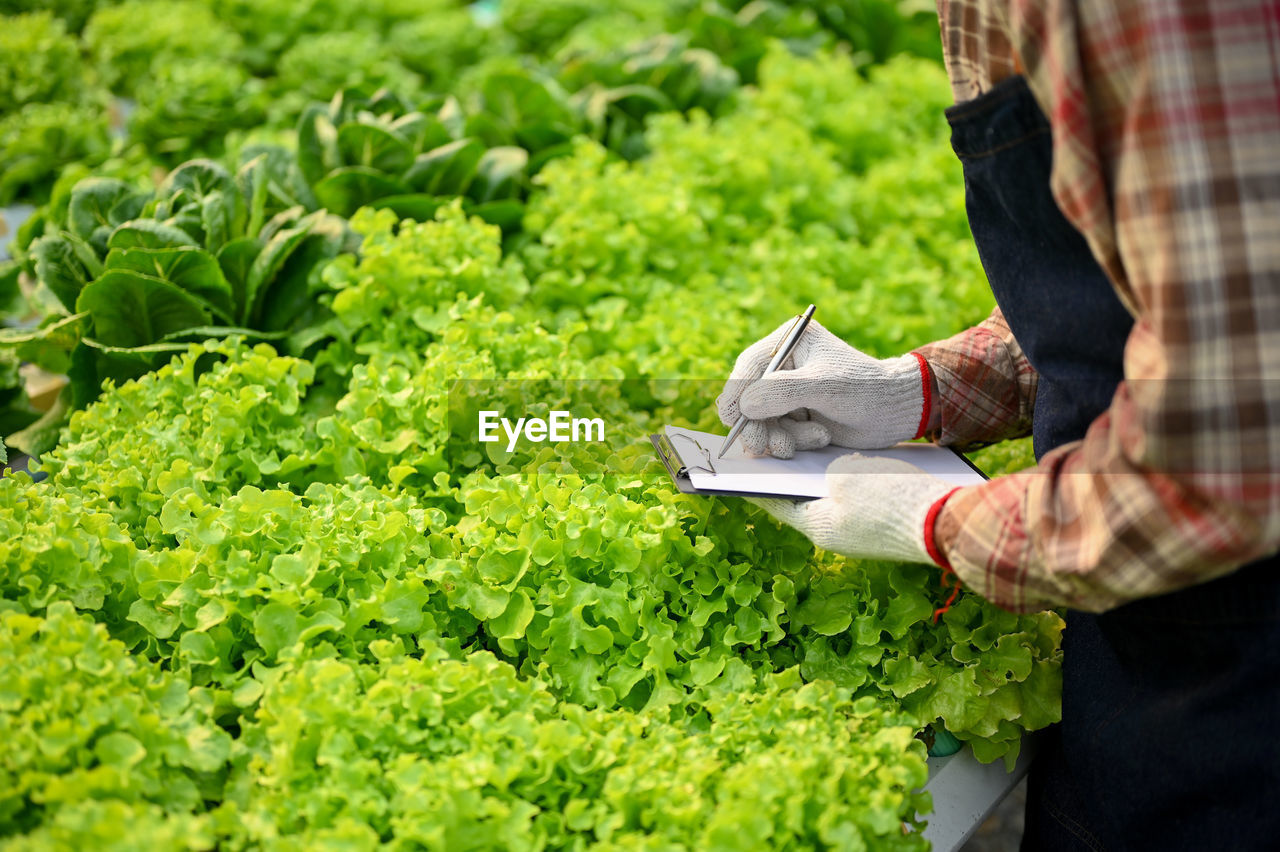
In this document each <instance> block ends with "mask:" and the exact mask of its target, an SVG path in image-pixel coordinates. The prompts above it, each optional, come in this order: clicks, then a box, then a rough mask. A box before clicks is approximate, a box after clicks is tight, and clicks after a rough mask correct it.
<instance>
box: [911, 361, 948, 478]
mask: <svg viewBox="0 0 1280 852" xmlns="http://www.w3.org/2000/svg"><path fill="white" fill-rule="evenodd" d="M911 354H912V355H914V356H916V360H917V361H919V362H920V381H921V382H922V383H923V384H924V410H923V411H921V412H920V427H919V428H918V429H916V438H923V437H924V433H925V432H926V431H928V429H929V416H930V415H931V414H933V373H931V372H930V371H929V362H928V361H926V360H925V359H924V356H923V355H921V354H920V353H919V352H912V353H911ZM912 440H914V439H912ZM943 499H944V500H945V499H946V498H945V497H944V498H943Z"/></svg>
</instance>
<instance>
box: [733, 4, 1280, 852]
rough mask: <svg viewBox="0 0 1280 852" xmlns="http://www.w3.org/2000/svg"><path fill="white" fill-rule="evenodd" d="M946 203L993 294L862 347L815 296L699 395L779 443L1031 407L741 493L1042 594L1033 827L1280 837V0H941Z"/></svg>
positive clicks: (769, 443) (1018, 594)
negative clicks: (1046, 655)
mask: <svg viewBox="0 0 1280 852" xmlns="http://www.w3.org/2000/svg"><path fill="white" fill-rule="evenodd" d="M938 11H939V16H940V20H941V24H942V38H943V47H944V56H945V60H946V66H947V71H948V76H949V78H950V81H951V85H952V88H953V91H954V95H955V100H956V105H955V106H953V107H951V108H950V109H949V110H948V111H947V116H946V117H947V120H948V121H949V122H950V126H951V139H952V146H953V148H954V149H955V153H956V154H957V155H958V157H959V158H960V160H961V162H962V164H963V171H964V181H965V188H966V208H967V213H968V216H969V222H970V227H971V230H972V233H973V237H974V240H975V242H976V244H977V247H978V251H979V255H980V257H981V259H982V263H983V267H984V269H985V271H986V273H987V277H988V279H989V280H990V284H991V288H992V290H993V292H994V295H995V298H996V303H997V306H998V307H997V308H996V310H995V311H994V312H993V313H992V314H991V315H990V317H989V318H988V319H986V320H985V321H984V322H982V323H980V324H979V325H977V326H975V327H973V328H970V329H968V330H967V331H964V332H962V333H960V334H958V335H956V336H954V337H952V338H950V339H948V340H943V341H939V342H935V343H931V344H929V345H926V346H923V347H921V348H919V349H917V350H915V351H914V352H911V353H908V354H906V355H903V356H901V357H897V358H890V359H886V360H877V359H875V358H872V357H869V356H868V355H865V354H863V353H861V352H859V351H858V350H857V349H855V348H853V347H852V346H850V345H849V344H847V343H845V342H844V341H842V340H840V339H838V338H837V337H836V336H835V335H833V334H831V333H830V332H829V331H827V330H826V329H824V328H822V327H821V326H820V325H818V324H816V323H815V324H812V325H811V326H810V328H809V329H808V330H807V331H806V333H805V336H804V338H803V339H802V341H801V343H800V345H799V346H797V348H796V350H795V351H794V353H793V355H792V358H791V359H790V363H787V364H784V368H783V369H781V370H779V371H777V372H775V373H772V374H770V375H767V376H762V373H763V369H764V365H765V363H766V362H767V360H768V354H769V353H770V352H771V351H772V350H773V347H774V346H775V345H776V343H777V340H778V339H779V338H780V336H781V335H782V333H783V331H784V328H785V325H787V324H784V328H780V329H779V330H778V331H776V332H774V333H773V334H772V335H770V336H768V337H767V338H765V339H764V340H762V341H760V342H758V343H756V344H754V345H753V346H751V347H749V348H748V349H747V350H746V351H744V352H743V353H742V355H741V356H740V357H739V358H738V361H737V363H736V364H735V366H734V369H733V372H732V374H731V375H730V379H729V381H728V382H727V384H726V387H725V391H724V393H723V394H722V395H721V397H720V399H719V400H718V407H719V413H720V416H721V418H722V419H723V420H724V422H725V423H726V424H731V423H732V422H734V420H736V418H737V416H738V414H739V412H741V413H742V414H743V415H745V416H746V417H747V418H749V419H750V420H751V422H750V424H749V425H748V427H747V429H746V430H744V432H743V436H742V442H743V446H744V447H745V448H747V449H748V450H749V451H752V452H756V453H766V452H768V453H773V454H774V455H778V456H783V457H786V456H788V455H790V454H791V453H793V452H795V450H796V449H798V448H799V449H804V448H812V447H817V446H823V445H825V444H828V443H831V444H835V445H838V446H842V447H848V448H851V449H855V450H856V449H862V448H877V447H884V446H887V445H891V444H893V443H895V442H897V441H900V440H906V439H912V438H918V437H921V436H929V437H932V438H933V439H935V440H937V441H939V442H941V443H942V444H948V445H954V446H957V447H960V448H964V447H967V446H976V445H979V444H985V443H988V442H995V441H1001V440H1005V439H1009V438H1014V437H1018V436H1023V435H1026V434H1028V433H1029V434H1031V435H1032V441H1033V448H1034V451H1035V456H1036V459H1037V465H1036V467H1035V468H1034V469H1033V470H1031V471H1029V472H1027V473H1023V474H1015V475H1009V476H1002V477H997V478H994V479H992V480H990V481H988V482H985V483H983V484H980V485H973V486H968V487H964V488H959V489H953V488H951V487H950V486H949V485H947V484H946V483H943V482H941V481H939V480H936V479H933V478H932V477H930V476H928V475H927V474H925V473H924V472H922V471H919V470H917V469H915V468H912V467H911V466H910V465H908V464H906V463H904V462H890V461H885V460H876V459H872V458H863V457H859V456H858V455H857V454H856V453H853V454H850V455H848V456H845V457H843V458H841V459H839V460H837V462H835V463H834V464H833V465H832V466H831V468H830V469H829V473H828V483H829V496H828V497H825V498H823V499H821V500H816V501H812V502H808V503H792V502H790V501H782V500H765V501H761V502H762V504H763V505H764V506H765V507H766V508H767V509H768V510H769V511H770V512H772V513H773V514H774V515H776V516H777V517H778V518H779V519H781V520H782V521H784V522H786V523H789V524H791V525H793V526H795V527H797V528H798V529H800V530H801V531H803V532H805V533H806V534H808V535H809V536H810V537H811V538H812V539H813V541H814V542H815V543H816V544H817V545H819V546H820V547H823V548H827V549H830V550H833V551H837V552H839V553H843V554H846V555H849V556H855V557H864V558H891V559H897V560H909V561H921V562H931V563H934V564H936V565H938V566H940V568H941V569H942V570H943V572H944V575H945V576H954V577H955V578H957V579H958V581H959V582H960V583H962V584H963V585H964V586H965V587H967V588H968V589H970V590H972V591H973V592H976V593H977V594H980V595H982V596H983V597H985V598H986V599H988V600H989V601H991V602H993V603H995V604H997V605H999V606H1001V607H1005V608H1007V609H1009V610H1013V611H1018V612H1024V611H1034V610H1038V609H1042V608H1049V607H1063V608H1066V609H1067V614H1066V628H1065V631H1064V634H1063V695H1062V722H1061V724H1060V725H1057V726H1054V729H1052V730H1051V732H1049V733H1048V734H1047V736H1046V739H1045V741H1044V742H1043V743H1042V747H1041V750H1040V754H1039V755H1038V757H1037V759H1036V760H1035V762H1034V764H1033V768H1032V771H1031V777H1030V781H1029V787H1028V806H1027V822H1026V829H1025V834H1024V839H1023V847H1024V848H1029V849H1252V848H1274V846H1275V845H1276V844H1277V843H1278V842H1280V841H1278V840H1277V838H1280V808H1276V807H1274V803H1273V800H1274V797H1275V795H1276V794H1277V792H1278V791H1280V747H1278V746H1277V742H1280V738H1278V737H1277V736H1276V731H1275V730H1274V727H1275V726H1276V724H1277V723H1280V558H1277V556H1276V552H1277V549H1278V548H1280V477H1278V476H1277V470H1278V469H1280V9H1278V8H1277V6H1276V4H1275V3H1274V2H1267V3H1262V2H1231V0H1215V2H1212V3H1210V2H1190V0H1147V1H1146V2H1138V0H1132V2H1125V1H1124V0H1112V2H1105V0H1079V2H1069V0H1004V2H999V1H998V0H938Z"/></svg>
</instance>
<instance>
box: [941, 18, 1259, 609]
mask: <svg viewBox="0 0 1280 852" xmlns="http://www.w3.org/2000/svg"><path fill="white" fill-rule="evenodd" d="M938 11H939V16H940V18H941V22H942V34H943V35H942V40H943V47H944V51H945V54H946V58H947V66H948V71H949V75H950V78H951V82H952V87H953V89H954V93H955V97H956V100H957V102H963V101H966V100H969V99H971V98H973V97H975V96H977V95H979V94H981V93H982V92H984V91H986V90H987V89H989V88H990V87H991V86H992V85H993V84H994V83H997V82H999V81H1000V80H1001V79H1003V78H1005V77H1008V76H1010V75H1012V74H1016V73H1024V74H1025V75H1026V77H1027V81H1028V83H1029V84H1030V86H1031V90H1032V92H1033V93H1034V95H1035V97H1036V99H1037V101H1039V103H1040V105H1041V107H1042V108H1043V109H1044V112H1045V114H1046V115H1047V116H1049V120H1050V124H1051V126H1052V136H1053V150H1054V158H1053V174H1052V180H1051V187H1052V190H1053V194H1054V197H1055V199H1056V200H1057V202H1058V206H1059V207H1060V208H1061V209H1062V211H1063V213H1064V214H1065V215H1066V217H1067V219H1068V220H1070V221H1071V223H1072V224H1073V225H1075V227H1076V228H1077V229H1078V230H1079V231H1080V232H1081V233H1082V234H1083V235H1084V237H1085V239H1086V240H1087V241H1088V243H1089V246H1090V248H1091V249H1092V251H1093V254H1094V256H1095V257H1096V258H1097V259H1098V261H1099V262H1100V263H1101V265H1102V267H1103V269H1104V270H1105V271H1106V272H1107V274H1108V276H1109V277H1110V279H1111V282H1112V283H1113V285H1114V286H1115V288H1116V291H1117V293H1118V294H1119V296H1120V299H1121V300H1122V302H1123V303H1124V304H1125V306H1126V307H1127V308H1128V309H1129V310H1130V312H1131V313H1132V314H1133V315H1134V317H1135V325H1134V328H1133V331H1132V333H1131V334H1130V336H1129V339H1128V342H1127V345H1126V348H1125V356H1124V371H1125V380H1124V381H1123V382H1122V383H1121V385H1120V387H1119V388H1118V390H1117V392H1116V394H1115V396H1114V398H1113V400H1112V403H1111V406H1110V408H1109V409H1108V410H1107V411H1106V412H1104V413H1103V414H1102V415H1100V416H1099V417H1098V418H1097V419H1096V420H1095V421H1094V422H1093V424H1092V425H1091V427H1090V428H1089V430H1088V433H1087V435H1086V436H1085V438H1084V440H1082V441H1076V442H1073V443H1070V444H1067V445H1064V446H1061V447H1058V448H1057V449H1055V450H1054V451H1052V452H1050V453H1047V454H1046V455H1045V456H1044V458H1042V459H1041V460H1040V463H1039V465H1038V466H1037V467H1036V468H1035V469H1034V470H1032V471H1029V472H1026V473H1023V474H1014V475H1011V476H1003V477H999V478H997V479H994V480H992V481H990V482H988V483H986V484H983V485H979V486H972V487H969V488H964V489H961V490H959V491H957V492H956V493H955V494H954V495H953V496H952V497H951V499H950V500H949V501H948V502H947V503H946V505H945V506H944V508H943V509H942V511H941V513H940V514H939V516H938V520H937V524H936V527H935V534H936V537H937V542H938V544H939V545H940V546H941V547H942V549H943V552H944V554H945V555H946V557H947V559H948V560H949V561H950V563H951V565H952V567H953V568H954V570H955V571H956V573H957V574H958V575H959V577H960V578H961V579H962V580H963V581H964V582H965V584H966V585H968V586H969V587H971V588H973V589H974V590H976V591H977V592H979V593H980V594H982V595H983V596H984V597H986V598H988V599H989V600H992V601H994V602H995V603H997V604H999V605H1001V606H1004V607H1007V608H1009V609H1012V610H1015V611H1027V610H1034V609H1037V608H1043V607H1047V606H1057V605H1066V606H1070V607H1074V608H1078V609H1084V610H1090V611H1102V610H1105V609H1109V608H1111V607H1114V606H1117V605H1119V604H1121V603H1124V602H1125V601H1129V600H1133V599H1136V598H1140V597H1146V596H1150V595H1157V594H1160V593H1163V592H1169V591H1173V590H1175V589H1178V588H1181V587H1185V586H1189V585H1193V584H1195V583H1200V582H1203V581H1206V580H1209V579H1212V578H1214V577H1218V576H1220V575H1223V574H1226V573H1228V572H1230V571H1232V570H1233V569H1235V568H1237V567H1239V566H1241V565H1243V564H1245V563H1247V562H1250V561H1252V560H1255V559H1257V558H1259V557H1262V556H1266V555H1268V554H1270V553H1274V552H1275V551H1276V550H1277V549H1278V548H1280V476H1278V475H1277V471H1280V4H1277V3H1276V2H1275V0H1271V2H1232V0H1212V2H1209V1H1208V0H1204V2H1190V0H1145V2H1144V0H1111V2H1104V0H1079V2H1070V0H1004V1H1003V2H1000V0H938ZM1046 298H1052V296H1051V295H1050V294H1046ZM919 351H920V352H921V354H923V355H924V356H925V358H926V359H927V361H928V362H929V364H930V366H931V367H932V368H933V371H934V373H935V376H936V378H937V381H938V389H939V397H940V400H939V404H940V406H941V416H942V420H941V423H942V425H941V430H940V433H939V434H938V436H937V437H938V439H939V440H940V441H941V442H942V443H945V444H954V445H959V446H964V445H967V444H973V443H977V442H987V441H996V440H1001V439H1003V438H1008V437H1013V436H1018V435H1024V434H1027V432H1028V431H1029V428H1030V422H1031V414H1032V410H1033V406H1034V400H1035V388H1036V376H1035V371H1034V369H1033V368H1032V367H1031V366H1030V365H1029V364H1028V363H1027V360H1026V358H1025V357H1024V356H1023V354H1022V351H1021V349H1020V348H1019V346H1018V344H1017V341H1016V340H1014V338H1013V336H1012V334H1011V333H1010V332H1009V328H1008V326H1007V325H1006V324H1005V322H1004V319H1003V317H1002V316H1001V315H1000V314H999V312H998V311H997V312H996V313H995V314H993V315H992V316H991V317H990V318H989V319H988V320H987V321H985V322H984V323H982V324H981V325H979V326H977V327H975V328H973V329H970V330H969V331H967V332H964V333H961V334H959V335H957V336H955V337H953V338H951V339H949V340H945V341H941V342H938V343H934V344H930V345H928V346H925V347H923V348H922V349H921V350H919Z"/></svg>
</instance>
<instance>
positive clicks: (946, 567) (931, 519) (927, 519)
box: [924, 488, 960, 624]
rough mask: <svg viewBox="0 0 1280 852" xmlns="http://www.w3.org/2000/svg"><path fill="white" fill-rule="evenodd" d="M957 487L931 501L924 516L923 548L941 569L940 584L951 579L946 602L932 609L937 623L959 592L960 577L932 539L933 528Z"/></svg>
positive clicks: (944, 585) (946, 583) (945, 583)
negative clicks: (949, 592)
mask: <svg viewBox="0 0 1280 852" xmlns="http://www.w3.org/2000/svg"><path fill="white" fill-rule="evenodd" d="M959 490H960V489H959V488H952V489H951V490H950V491H948V492H947V493H946V494H943V495H942V496H941V497H939V498H938V499H937V500H935V501H933V505H932V506H930V507H929V511H928V513H927V514H926V515H925V516H924V549H925V552H927V553H928V554H929V558H930V559H932V560H933V561H934V562H935V563H936V564H937V565H938V567H939V568H941V569H942V586H943V588H946V586H947V585H948V582H947V581H948V580H949V579H950V580H951V581H952V586H951V594H950V595H949V596H948V597H947V602H946V603H944V604H943V605H942V606H941V607H939V608H938V609H936V610H934V612H933V621H934V623H935V624H937V622H938V619H939V618H941V617H942V614H943V613H944V612H946V611H947V610H949V609H951V605H952V604H953V603H955V600H956V595H958V594H960V578H959V577H957V576H956V572H955V571H953V570H951V563H950V562H949V561H948V560H947V557H946V556H944V555H943V553H942V550H941V549H939V547H938V543H937V542H936V541H935V540H934V537H933V530H934V527H935V526H936V525H937V523H938V515H940V514H942V507H943V506H944V505H946V502H947V500H949V499H951V495H952V494H955V493H956V492H957V491H959Z"/></svg>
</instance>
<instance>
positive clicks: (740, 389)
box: [716, 320, 926, 459]
mask: <svg viewBox="0 0 1280 852" xmlns="http://www.w3.org/2000/svg"><path fill="white" fill-rule="evenodd" d="M790 327H791V322H790V321H788V322H785V323H783V324H782V325H781V326H779V327H778V329H777V331H775V332H773V334H770V335H769V336H768V337H766V338H764V339H763V340H761V341H759V342H757V343H754V344H752V345H751V346H749V347H747V348H746V349H745V350H744V351H743V353H742V354H741V355H739V356H738V360H737V362H736V363H735V364H734V365H733V372H732V373H730V375H729V380H728V381H727V382H726V383H725V386H724V391H723V392H722V393H721V394H720V396H719V397H718V398H717V399H716V408H717V409H718V410H719V414H720V420H721V421H722V422H723V423H724V424H725V425H726V426H730V427H731V426H733V424H734V423H736V422H737V420H738V414H739V412H741V413H742V414H745V415H746V416H747V417H748V418H750V421H751V422H750V423H748V424H747V426H746V428H745V429H743V430H742V437H741V441H742V448H743V449H744V450H745V451H746V452H748V453H751V454H753V455H765V454H766V453H768V454H770V455H774V456H777V457H778V458H782V459H789V458H791V457H792V456H793V455H795V452H796V450H812V449H816V448H818V447H825V446H827V445H828V444H835V445H836V446H838V447H849V448H851V449H862V450H872V449H882V448H884V447H891V446H893V445H894V444H896V443H898V442H899V441H906V440H909V439H911V438H914V437H916V435H917V434H918V432H919V430H920V423H921V417H922V416H923V415H925V414H926V412H925V411H924V407H925V390H924V377H923V376H922V374H921V366H920V361H919V360H918V359H917V357H916V356H914V355H903V356H901V357H899V358H889V359H886V360H883V361H881V360H877V359H875V358H872V357H871V356H869V355H865V354H863V353H862V352H859V351H858V350H857V349H854V348H853V347H852V346H850V345H849V344H847V343H845V342H844V341H843V340H841V339H840V338H838V337H836V336H835V335H834V334H832V333H831V332H829V331H827V330H826V329H825V328H823V327H822V326H821V325H819V324H818V323H817V321H814V320H811V321H810V322H809V327H808V328H806V329H805V332H804V334H803V335H801V336H800V341H799V342H798V343H797V344H796V346H795V349H793V350H792V352H791V355H790V357H788V358H787V360H786V361H784V362H783V364H782V367H781V368H780V369H778V370H777V371H775V372H773V373H770V374H769V375H767V376H765V375H763V373H764V369H765V367H766V366H768V364H769V360H770V359H771V358H772V357H773V353H774V352H775V351H776V350H777V347H778V346H779V345H780V343H781V341H782V339H783V338H784V337H785V336H786V334H787V330H788V329H789V328H790Z"/></svg>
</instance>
